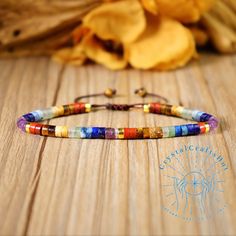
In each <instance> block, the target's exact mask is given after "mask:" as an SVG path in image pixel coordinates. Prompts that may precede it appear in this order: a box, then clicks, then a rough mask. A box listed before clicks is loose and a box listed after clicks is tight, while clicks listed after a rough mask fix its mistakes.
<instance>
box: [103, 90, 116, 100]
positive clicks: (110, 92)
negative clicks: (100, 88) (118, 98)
mask: <svg viewBox="0 0 236 236" xmlns="http://www.w3.org/2000/svg"><path fill="white" fill-rule="evenodd" d="M115 94H116V90H114V89H111V88H107V89H106V90H105V91H104V95H105V96H106V97H108V98H111V97H112V96H113V95H115Z"/></svg>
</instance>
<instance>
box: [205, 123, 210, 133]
mask: <svg viewBox="0 0 236 236" xmlns="http://www.w3.org/2000/svg"><path fill="white" fill-rule="evenodd" d="M205 127H206V131H205V133H208V132H209V131H210V125H208V124H205Z"/></svg>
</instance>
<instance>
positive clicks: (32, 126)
mask: <svg viewBox="0 0 236 236" xmlns="http://www.w3.org/2000/svg"><path fill="white" fill-rule="evenodd" d="M36 125H37V123H30V127H29V130H30V133H31V134H35V127H36Z"/></svg>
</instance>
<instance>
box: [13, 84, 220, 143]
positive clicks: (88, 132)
mask: <svg viewBox="0 0 236 236" xmlns="http://www.w3.org/2000/svg"><path fill="white" fill-rule="evenodd" d="M115 93H116V91H115V90H112V89H107V90H106V91H105V92H104V93H103V95H105V96H107V97H112V96H113V95H114V94H115ZM135 93H138V94H139V95H140V96H142V97H145V96H146V95H152V96H156V97H158V98H160V99H163V100H166V99H165V98H163V97H161V96H159V95H157V94H151V93H147V92H146V90H145V89H144V88H141V89H138V90H136V91H135ZM99 95H101V94H93V95H86V96H81V97H78V98H76V99H75V103H73V104H68V105H62V106H53V107H50V108H47V109H43V110H36V111H32V112H30V113H27V114H25V115H23V116H21V117H20V118H19V119H18V120H17V126H18V127H19V128H20V129H21V130H22V131H24V132H26V133H30V134H36V135H41V136H50V137H61V138H81V139H159V138H170V137H179V136H188V135H198V134H203V133H208V132H209V131H212V130H214V129H216V128H217V126H218V120H217V119H216V117H214V116H213V115H210V114H208V113H205V112H202V111H198V110H190V109H187V108H184V107H182V106H173V105H169V104H163V103H159V102H152V103H139V104H130V105H128V104H110V103H107V104H89V103H84V102H79V100H80V99H81V98H85V97H91V96H99ZM100 108H105V109H108V110H119V111H128V110H130V109H131V108H142V109H143V110H144V112H147V113H154V114H163V115H168V116H175V117H181V118H183V119H188V120H193V121H196V122H198V123H195V124H184V125H177V126H166V127H152V128H150V127H143V128H106V127H78V126H76V127H72V128H68V127H67V126H55V125H47V124H41V123H37V122H39V121H44V120H48V119H51V118H55V117H61V116H66V115H72V114H82V113H88V112H91V111H94V110H98V109H100Z"/></svg>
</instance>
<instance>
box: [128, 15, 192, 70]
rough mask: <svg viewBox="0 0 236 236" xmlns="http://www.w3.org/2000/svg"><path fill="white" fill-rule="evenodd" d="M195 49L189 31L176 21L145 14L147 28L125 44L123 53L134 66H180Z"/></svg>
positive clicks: (189, 57) (143, 67)
mask: <svg viewBox="0 0 236 236" xmlns="http://www.w3.org/2000/svg"><path fill="white" fill-rule="evenodd" d="M194 52H195V43H194V39H193V36H192V34H191V33H190V32H189V30H188V29H187V28H185V27H184V26H183V25H181V24H180V23H179V22H177V21H175V20H172V19H168V18H164V17H162V18H159V17H155V16H151V15H148V16H147V28H146V30H145V31H144V32H143V34H142V35H141V36H140V37H139V38H138V39H137V40H136V41H135V42H133V43H130V44H127V45H125V57H126V58H127V60H128V61H129V63H130V64H131V65H132V66H133V67H135V68H141V69H150V68H161V69H162V68H166V69H169V68H170V69H173V68H175V67H178V66H182V65H183V64H185V63H186V62H187V61H188V60H190V59H191V58H192V56H193V54H194Z"/></svg>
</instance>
